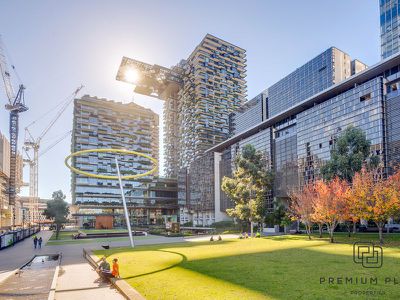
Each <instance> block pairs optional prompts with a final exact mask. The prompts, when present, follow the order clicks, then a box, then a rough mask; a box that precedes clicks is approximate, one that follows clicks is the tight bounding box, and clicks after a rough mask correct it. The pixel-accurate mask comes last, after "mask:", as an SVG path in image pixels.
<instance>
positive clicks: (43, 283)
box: [0, 257, 58, 300]
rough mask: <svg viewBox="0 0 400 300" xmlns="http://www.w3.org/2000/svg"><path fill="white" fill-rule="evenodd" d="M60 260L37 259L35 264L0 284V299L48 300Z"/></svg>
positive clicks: (32, 263)
mask: <svg viewBox="0 0 400 300" xmlns="http://www.w3.org/2000/svg"><path fill="white" fill-rule="evenodd" d="M57 265H58V259H57V258H55V259H54V260H52V259H46V258H45V257H42V258H40V257H37V258H36V259H35V260H34V261H33V262H31V263H30V264H29V265H27V266H26V267H24V268H23V269H22V270H20V271H19V274H18V275H15V274H12V275H11V276H10V277H8V278H7V279H6V280H4V281H3V282H1V283H0V299H2V300H3V299H4V300H6V299H7V300H10V299H29V300H43V299H47V298H48V296H49V293H50V289H51V284H52V281H53V278H54V272H55V271H56V268H57Z"/></svg>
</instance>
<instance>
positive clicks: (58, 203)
mask: <svg viewBox="0 0 400 300" xmlns="http://www.w3.org/2000/svg"><path fill="white" fill-rule="evenodd" d="M68 213H69V208H68V203H67V202H65V195H64V193H63V192H62V191H61V190H59V191H55V192H54V193H53V195H52V200H50V201H48V202H47V208H46V209H45V211H44V212H43V214H44V215H45V216H46V217H47V218H48V219H50V220H53V221H54V224H56V238H57V239H58V235H59V233H60V230H61V226H62V224H64V223H66V222H67V221H68V219H67V216H68Z"/></svg>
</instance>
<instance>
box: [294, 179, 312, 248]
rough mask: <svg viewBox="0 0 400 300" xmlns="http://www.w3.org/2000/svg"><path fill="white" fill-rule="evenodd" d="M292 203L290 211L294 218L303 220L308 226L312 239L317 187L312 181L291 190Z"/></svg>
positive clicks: (309, 236)
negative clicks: (301, 187) (300, 187)
mask: <svg viewBox="0 0 400 300" xmlns="http://www.w3.org/2000/svg"><path fill="white" fill-rule="evenodd" d="M289 196H290V199H291V203H290V205H289V213H290V215H291V216H292V218H293V219H297V220H299V221H300V222H302V223H303V224H304V225H305V227H306V232H307V234H308V239H310V240H311V228H312V225H313V214H314V202H313V200H314V199H315V189H314V185H313V184H312V183H308V184H306V185H305V186H304V187H303V189H298V190H294V191H291V192H290V195H289Z"/></svg>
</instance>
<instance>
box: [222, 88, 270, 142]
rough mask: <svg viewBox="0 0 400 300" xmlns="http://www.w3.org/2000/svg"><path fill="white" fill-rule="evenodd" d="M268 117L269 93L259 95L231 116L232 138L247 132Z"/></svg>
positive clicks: (230, 128)
mask: <svg viewBox="0 0 400 300" xmlns="http://www.w3.org/2000/svg"><path fill="white" fill-rule="evenodd" d="M267 117H268V106H267V93H266V92H263V93H260V94H258V95H257V96H256V97H254V98H253V99H251V100H249V101H247V102H246V103H245V104H244V105H242V106H241V107H240V108H239V109H238V110H237V111H236V112H234V113H232V114H231V115H230V116H229V130H230V136H232V135H235V134H237V133H240V132H242V131H245V130H246V129H249V128H251V127H253V126H256V125H257V124H259V123H260V122H262V121H264V120H266V119H267Z"/></svg>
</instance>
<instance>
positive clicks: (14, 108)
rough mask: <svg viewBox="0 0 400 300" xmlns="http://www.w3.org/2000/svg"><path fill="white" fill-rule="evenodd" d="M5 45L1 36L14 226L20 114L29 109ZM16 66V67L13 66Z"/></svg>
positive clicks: (9, 194) (0, 48) (0, 61)
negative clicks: (15, 82) (13, 79)
mask: <svg viewBox="0 0 400 300" xmlns="http://www.w3.org/2000/svg"><path fill="white" fill-rule="evenodd" d="M4 51H5V50H4V46H3V43H2V39H1V36H0V71H1V76H2V79H3V83H4V87H5V91H6V95H7V98H8V104H6V106H5V108H6V109H7V110H9V111H10V124H9V131H10V178H9V184H8V196H9V200H8V201H9V205H10V206H12V208H13V220H12V226H14V225H15V199H16V194H17V182H16V181H17V180H16V176H17V155H18V125H19V114H20V113H22V112H25V111H27V110H28V107H27V106H26V105H25V99H24V90H25V87H24V85H22V84H20V85H19V89H18V92H17V95H15V93H14V89H13V86H12V82H11V74H10V72H9V70H8V66H7V61H6V57H5V54H4ZM13 68H14V67H13Z"/></svg>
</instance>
